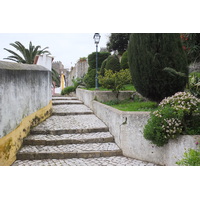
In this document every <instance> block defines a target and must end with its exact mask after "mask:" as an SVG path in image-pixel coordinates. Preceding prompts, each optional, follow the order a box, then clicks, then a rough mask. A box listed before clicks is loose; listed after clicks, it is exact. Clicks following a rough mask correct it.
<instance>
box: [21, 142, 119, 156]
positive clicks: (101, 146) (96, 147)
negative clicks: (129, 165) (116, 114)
mask: <svg viewBox="0 0 200 200" xmlns="http://www.w3.org/2000/svg"><path fill="white" fill-rule="evenodd" d="M112 150H119V147H118V146H117V145H116V144H115V143H110V142H108V143H88V144H67V145H56V146H55V145H53V146H47V145H34V146H33V145H26V146H24V147H23V148H22V149H21V150H20V151H19V153H23V152H31V153H60V152H61V153H67V152H75V153H77V152H87V151H89V152H93V151H94V152H97V151H112Z"/></svg>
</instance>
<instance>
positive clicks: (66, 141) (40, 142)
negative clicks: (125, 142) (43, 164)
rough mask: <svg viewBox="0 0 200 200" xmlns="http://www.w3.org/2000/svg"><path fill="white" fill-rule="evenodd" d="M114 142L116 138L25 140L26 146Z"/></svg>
mask: <svg viewBox="0 0 200 200" xmlns="http://www.w3.org/2000/svg"><path fill="white" fill-rule="evenodd" d="M107 142H114V137H112V136H111V137H107V138H90V139H60V140H41V139H40V140H34V139H28V138H25V139H24V142H23V146H24V145H65V144H88V143H107Z"/></svg>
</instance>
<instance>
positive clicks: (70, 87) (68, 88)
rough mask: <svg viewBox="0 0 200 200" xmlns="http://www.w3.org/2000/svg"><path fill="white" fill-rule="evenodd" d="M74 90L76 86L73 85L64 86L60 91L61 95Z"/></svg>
mask: <svg viewBox="0 0 200 200" xmlns="http://www.w3.org/2000/svg"><path fill="white" fill-rule="evenodd" d="M75 90H76V88H75V87H74V86H69V87H66V88H64V89H63V90H62V91H61V95H65V94H69V93H70V92H74V91H75Z"/></svg>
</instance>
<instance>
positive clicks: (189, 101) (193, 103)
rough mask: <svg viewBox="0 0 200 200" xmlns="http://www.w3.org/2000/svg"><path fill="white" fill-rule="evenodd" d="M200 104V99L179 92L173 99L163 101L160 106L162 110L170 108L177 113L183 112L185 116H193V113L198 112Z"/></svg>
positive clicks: (187, 93)
mask: <svg viewBox="0 0 200 200" xmlns="http://www.w3.org/2000/svg"><path fill="white" fill-rule="evenodd" d="M199 104H200V99H198V98H196V97H195V96H193V95H192V94H190V93H189V92H178V93H176V94H175V95H173V96H172V97H168V98H165V99H164V100H162V101H161V103H160V104H159V106H161V108H163V107H165V106H170V107H173V108H174V109H175V110H177V111H179V110H182V111H183V112H184V113H185V114H191V113H193V112H198V106H199Z"/></svg>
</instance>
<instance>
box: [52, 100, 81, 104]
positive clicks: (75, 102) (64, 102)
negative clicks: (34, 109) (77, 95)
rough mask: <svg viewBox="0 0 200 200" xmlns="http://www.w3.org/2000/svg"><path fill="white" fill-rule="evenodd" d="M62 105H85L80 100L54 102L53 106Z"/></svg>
mask: <svg viewBox="0 0 200 200" xmlns="http://www.w3.org/2000/svg"><path fill="white" fill-rule="evenodd" d="M62 104H70V105H71V104H83V102H82V101H79V100H53V101H52V105H62Z"/></svg>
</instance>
